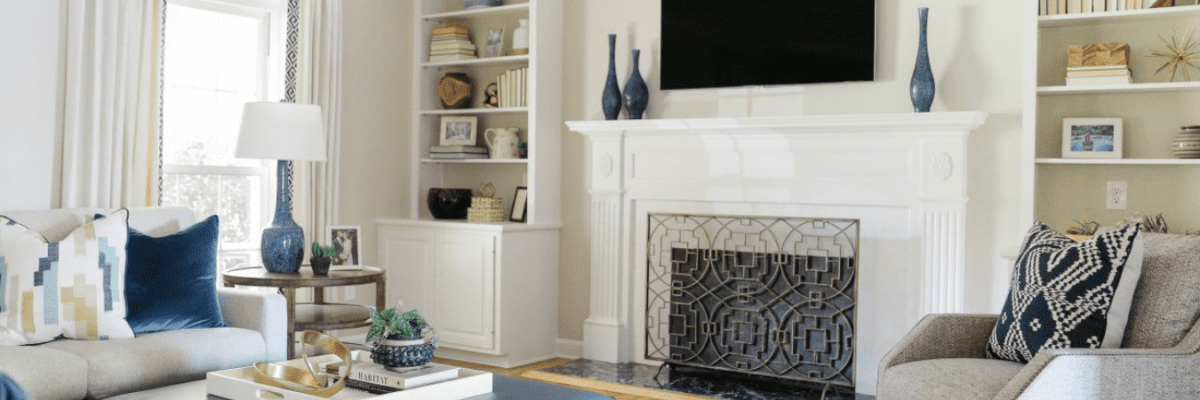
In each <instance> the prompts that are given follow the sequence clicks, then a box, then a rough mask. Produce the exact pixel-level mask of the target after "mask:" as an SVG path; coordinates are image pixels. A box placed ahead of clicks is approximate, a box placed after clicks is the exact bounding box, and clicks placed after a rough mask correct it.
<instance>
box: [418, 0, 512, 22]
mask: <svg viewBox="0 0 1200 400" xmlns="http://www.w3.org/2000/svg"><path fill="white" fill-rule="evenodd" d="M528 13H529V3H518V4H509V5H503V6H498V7H484V8H476V9H472V10H459V11H448V12H439V13H432V14H425V16H423V17H421V18H422V19H424V20H426V21H433V22H438V21H447V20H460V19H466V18H490V17H502V16H508V15H524V14H528Z"/></svg>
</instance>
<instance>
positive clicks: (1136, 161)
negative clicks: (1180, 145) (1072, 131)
mask: <svg viewBox="0 0 1200 400" xmlns="http://www.w3.org/2000/svg"><path fill="white" fill-rule="evenodd" d="M1037 163H1038V164H1048V165H1200V159H1178V158H1121V159H1094V158H1039V159H1037Z"/></svg>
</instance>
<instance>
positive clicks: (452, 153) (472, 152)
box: [429, 146, 488, 160]
mask: <svg viewBox="0 0 1200 400" xmlns="http://www.w3.org/2000/svg"><path fill="white" fill-rule="evenodd" d="M429 158H430V159H433V160H477V159H484V158H488V151H487V147H483V146H432V147H430V148H429Z"/></svg>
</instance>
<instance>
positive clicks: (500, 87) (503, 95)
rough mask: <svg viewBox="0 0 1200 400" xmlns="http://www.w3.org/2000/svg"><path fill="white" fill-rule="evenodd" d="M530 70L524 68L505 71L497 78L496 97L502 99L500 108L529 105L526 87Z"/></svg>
mask: <svg viewBox="0 0 1200 400" xmlns="http://www.w3.org/2000/svg"><path fill="white" fill-rule="evenodd" d="M528 75H529V68H528V67H522V68H516V69H510V70H508V71H504V73H502V74H500V75H499V76H497V77H496V87H497V91H496V95H497V96H499V97H500V107H525V106H527V105H528V102H527V96H526V90H525V89H526V85H527V83H528V81H529V79H528Z"/></svg>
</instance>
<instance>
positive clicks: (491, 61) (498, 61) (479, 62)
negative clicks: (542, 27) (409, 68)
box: [421, 55, 529, 68]
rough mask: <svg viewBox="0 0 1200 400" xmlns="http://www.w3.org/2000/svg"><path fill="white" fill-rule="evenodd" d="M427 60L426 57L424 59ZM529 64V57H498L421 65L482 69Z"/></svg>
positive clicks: (427, 66) (426, 66) (424, 64)
mask: <svg viewBox="0 0 1200 400" xmlns="http://www.w3.org/2000/svg"><path fill="white" fill-rule="evenodd" d="M424 59H426V60H428V59H429V58H428V57H424ZM528 63H529V55H520V56H500V57H481V58H475V59H470V60H458V61H438V62H426V63H423V64H421V66H422V67H425V68H444V67H483V66H489V65H521V64H528Z"/></svg>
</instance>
